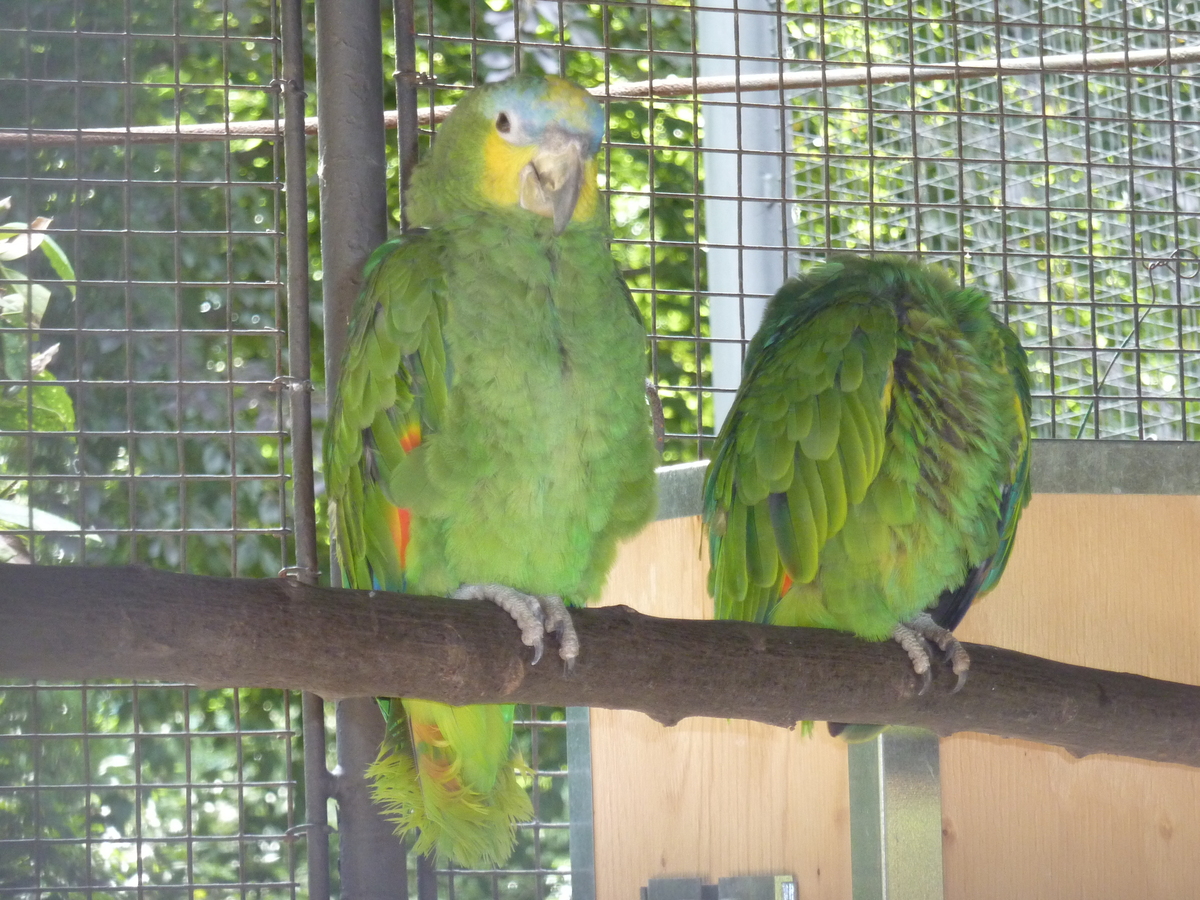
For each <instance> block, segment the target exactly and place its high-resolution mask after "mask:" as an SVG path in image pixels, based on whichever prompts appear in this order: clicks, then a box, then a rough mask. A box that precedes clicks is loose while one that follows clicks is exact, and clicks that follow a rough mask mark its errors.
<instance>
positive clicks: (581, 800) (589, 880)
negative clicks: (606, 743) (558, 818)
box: [567, 706, 596, 900]
mask: <svg viewBox="0 0 1200 900" xmlns="http://www.w3.org/2000/svg"><path fill="white" fill-rule="evenodd" d="M591 724H592V715H591V710H590V709H588V708H587V707H586V706H568V707H567V797H568V798H569V802H570V811H569V814H570V846H571V900H596V836H595V831H594V821H595V819H594V816H593V809H594V807H593V805H592V727H591Z"/></svg>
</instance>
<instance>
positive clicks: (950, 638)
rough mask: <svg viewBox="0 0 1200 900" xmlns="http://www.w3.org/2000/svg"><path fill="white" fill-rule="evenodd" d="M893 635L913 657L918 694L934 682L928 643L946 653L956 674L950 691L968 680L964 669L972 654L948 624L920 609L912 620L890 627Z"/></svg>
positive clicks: (910, 657)
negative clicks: (940, 622)
mask: <svg viewBox="0 0 1200 900" xmlns="http://www.w3.org/2000/svg"><path fill="white" fill-rule="evenodd" d="M892 639H893V640H894V641H895V642H896V643H897V644H899V645H900V646H901V647H903V648H904V651H905V652H906V653H907V654H908V658H909V659H910V660H912V666H913V671H914V672H916V673H917V674H918V675H920V676H921V688H920V690H918V691H917V694H918V696H919V695H921V694H924V693H925V692H926V691H927V690H929V685H930V684H931V683H932V682H933V672H932V670H931V667H930V661H929V644H931V643H932V644H936V645H937V647H938V649H939V650H941V651H942V653H944V654H945V655H946V660H947V662H949V663H950V668H951V670H952V671H953V672H954V674H955V675H956V676H957V679H958V680H957V681H956V682H955V684H954V688H953V689H952V690H951V691H950V693H952V694H956V693H958V692H959V691H961V690H962V688H963V685H965V684H966V683H967V673H968V671H969V670H970V668H971V657H970V656H968V655H967V651H966V650H964V649H963V645H962V644H960V643H959V642H958V638H956V637H955V636H954V633H953V632H951V631H950V629H948V628H943V627H942V626H941V625H939V624H937V623H936V622H935V621H933V619H932V618H930V616H929V615H928V614H927V613H922V614H921V615H919V616H917V617H916V618H915V619H913V620H912V621H911V622H904V623H901V624H899V625H897V626H896V627H895V628H893V629H892Z"/></svg>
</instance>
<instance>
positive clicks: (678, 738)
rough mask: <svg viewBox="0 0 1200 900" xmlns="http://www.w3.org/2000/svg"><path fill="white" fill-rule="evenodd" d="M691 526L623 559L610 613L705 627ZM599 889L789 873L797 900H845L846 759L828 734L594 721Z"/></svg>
mask: <svg viewBox="0 0 1200 900" xmlns="http://www.w3.org/2000/svg"><path fill="white" fill-rule="evenodd" d="M705 571H706V562H705V558H702V557H701V555H700V524H699V519H698V518H687V519H671V520H667V521H664V522H657V523H655V524H654V525H652V526H651V527H650V528H649V529H647V531H646V532H644V533H643V534H642V535H641V536H640V537H639V538H638V539H637V540H636V541H633V542H631V543H629V544H627V545H625V547H623V548H622V551H621V555H620V557H619V560H618V563H617V566H616V568H615V569H614V570H613V573H612V575H611V576H610V578H609V584H608V589H607V591H606V593H605V597H606V600H605V602H611V603H625V604H628V605H630V606H633V607H634V608H636V609H638V610H641V611H643V612H652V613H653V614H655V615H663V616H672V617H678V618H711V616H712V613H711V603H710V601H709V600H708V596H707V593H706V590H705V586H704V577H705ZM592 779H593V797H594V803H595V833H596V890H597V897H598V898H600V900H609V898H612V900H617V898H635V897H637V891H638V888H639V887H640V886H642V885H645V884H646V882H647V880H648V879H650V878H658V877H670V876H680V877H695V876H699V877H702V878H705V879H707V880H709V881H712V882H715V881H716V880H717V878H719V877H722V876H726V875H759V874H768V873H773V872H774V873H789V874H792V875H794V876H795V877H796V878H797V880H798V882H799V889H800V892H799V895H800V896H801V897H802V898H804V900H846V898H849V896H850V843H849V830H848V828H849V825H848V823H849V805H848V795H847V770H846V750H845V747H844V745H842V744H841V743H840V742H838V741H835V740H833V739H832V738H829V737H828V736H826V735H824V734H820V733H818V735H817V736H816V737H814V738H811V739H805V738H803V737H801V735H800V732H799V731H789V730H787V729H783V728H773V727H771V726H768V725H760V724H757V723H753V722H744V721H732V720H719V719H687V720H685V721H683V722H681V723H680V724H679V725H676V726H675V727H673V728H666V727H664V726H662V725H659V724H658V723H657V722H654V721H652V720H651V719H649V718H648V717H646V716H644V715H642V714H641V713H636V712H627V711H614V710H601V709H594V710H592Z"/></svg>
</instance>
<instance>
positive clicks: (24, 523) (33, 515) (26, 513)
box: [0, 500, 98, 537]
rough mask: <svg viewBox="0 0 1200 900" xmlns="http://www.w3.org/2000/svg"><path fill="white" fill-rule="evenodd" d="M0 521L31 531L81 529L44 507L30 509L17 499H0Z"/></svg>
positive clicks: (75, 530) (76, 530)
mask: <svg viewBox="0 0 1200 900" xmlns="http://www.w3.org/2000/svg"><path fill="white" fill-rule="evenodd" d="M0 522H5V523H7V524H9V525H11V526H13V527H14V528H29V529H30V530H32V531H74V532H79V531H82V530H83V529H82V528H80V527H79V526H78V525H76V524H75V523H74V522H72V521H70V520H69V519H64V518H63V517H62V516H56V515H55V514H54V513H50V512H46V511H45V510H44V509H31V508H30V506H29V505H28V504H27V503H22V502H20V501H19V500H0ZM97 537H98V535H97Z"/></svg>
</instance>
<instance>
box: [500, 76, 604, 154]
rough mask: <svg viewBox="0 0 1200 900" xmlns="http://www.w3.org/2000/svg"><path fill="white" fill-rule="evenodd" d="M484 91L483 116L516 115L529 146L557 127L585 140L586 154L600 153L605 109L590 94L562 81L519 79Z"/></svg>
mask: <svg viewBox="0 0 1200 900" xmlns="http://www.w3.org/2000/svg"><path fill="white" fill-rule="evenodd" d="M485 91H486V97H485V99H484V107H483V109H484V113H485V115H487V116H488V117H489V118H495V117H496V116H498V115H500V113H509V114H510V115H511V114H513V113H515V114H516V115H517V117H519V119H520V122H521V126H522V130H523V131H524V133H525V136H526V137H527V138H528V139H529V140H530V141H531V142H532V141H538V140H540V139H541V137H542V134H543V133H544V132H545V130H546V128H547V127H548V126H550V125H556V126H558V127H559V128H564V129H566V130H568V131H571V132H574V133H575V134H578V135H580V136H581V137H584V138H586V139H587V141H588V148H589V153H591V154H595V153H597V152H598V151H599V150H600V140H601V138H603V137H604V108H603V107H602V106H601V105H600V104H599V103H598V102H596V100H595V98H593V97H592V95H591V94H589V93H588V92H587V91H585V90H583V89H582V88H580V87H578V86H577V85H575V84H572V83H571V82H570V81H567V80H566V79H565V78H558V77H556V76H550V77H547V78H541V77H538V76H531V75H526V76H522V75H518V76H517V77H515V78H511V79H509V80H508V81H504V82H501V83H499V84H496V85H489V86H488V87H487V88H485Z"/></svg>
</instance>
